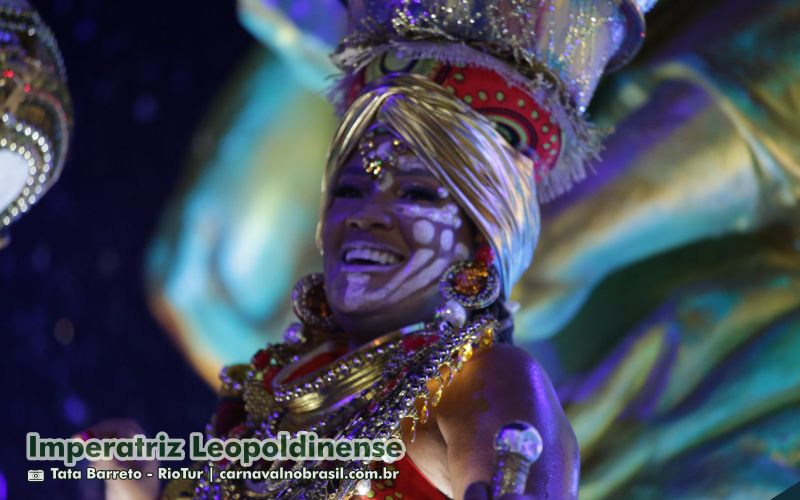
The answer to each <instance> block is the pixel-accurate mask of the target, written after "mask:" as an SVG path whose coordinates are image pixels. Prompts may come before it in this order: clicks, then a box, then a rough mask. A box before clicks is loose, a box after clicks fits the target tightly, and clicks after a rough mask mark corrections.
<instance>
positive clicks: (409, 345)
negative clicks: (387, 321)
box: [400, 335, 439, 353]
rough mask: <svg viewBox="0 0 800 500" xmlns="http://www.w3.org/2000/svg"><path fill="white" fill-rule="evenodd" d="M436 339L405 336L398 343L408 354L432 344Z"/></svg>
mask: <svg viewBox="0 0 800 500" xmlns="http://www.w3.org/2000/svg"><path fill="white" fill-rule="evenodd" d="M438 338H439V337H438V336H436V335H407V336H405V337H403V340H401V341H400V346H401V347H402V348H403V350H404V351H405V352H407V353H410V352H414V351H416V350H418V349H421V348H423V347H426V346H429V345H431V344H433V343H434V342H436V340H437V339H438Z"/></svg>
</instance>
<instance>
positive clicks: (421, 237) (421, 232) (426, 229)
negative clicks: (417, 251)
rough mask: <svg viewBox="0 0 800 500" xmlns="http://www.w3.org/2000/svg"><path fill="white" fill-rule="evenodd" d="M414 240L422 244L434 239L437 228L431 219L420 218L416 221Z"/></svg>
mask: <svg viewBox="0 0 800 500" xmlns="http://www.w3.org/2000/svg"><path fill="white" fill-rule="evenodd" d="M413 230H414V241H416V242H417V243H419V244H421V245H427V244H429V243H430V242H431V241H433V237H434V233H435V231H436V229H435V228H434V227H433V224H431V223H430V222H429V221H427V220H425V219H420V220H418V221H416V222H415V223H414V228H413Z"/></svg>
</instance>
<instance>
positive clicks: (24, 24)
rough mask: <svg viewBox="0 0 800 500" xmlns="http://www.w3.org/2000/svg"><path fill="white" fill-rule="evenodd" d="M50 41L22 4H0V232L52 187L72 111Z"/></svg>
mask: <svg viewBox="0 0 800 500" xmlns="http://www.w3.org/2000/svg"><path fill="white" fill-rule="evenodd" d="M66 81H67V77H66V72H65V71H64V63H63V61H62V59H61V53H60V51H59V50H58V46H57V45H56V41H55V38H54V37H53V34H52V33H51V32H50V30H49V29H48V28H47V26H46V25H45V24H44V23H43V22H42V20H41V18H40V17H39V14H38V13H37V12H36V11H35V10H34V9H33V8H32V7H31V6H30V5H29V4H28V2H26V1H24V0H0V230H3V229H4V228H5V227H7V226H8V225H10V224H11V223H12V222H13V221H14V220H15V219H17V218H18V217H20V216H21V215H22V214H23V213H25V212H26V211H27V210H28V209H29V208H30V206H31V205H33V204H34V203H35V202H36V201H38V199H39V198H40V197H41V196H42V195H43V194H44V193H45V191H47V189H49V188H50V186H52V185H53V183H55V181H56V180H57V179H58V174H59V172H60V171H61V167H62V165H63V163H64V159H65V157H66V154H67V146H68V143H69V136H70V132H71V129H72V107H71V103H70V98H69V93H68V91H67V87H66Z"/></svg>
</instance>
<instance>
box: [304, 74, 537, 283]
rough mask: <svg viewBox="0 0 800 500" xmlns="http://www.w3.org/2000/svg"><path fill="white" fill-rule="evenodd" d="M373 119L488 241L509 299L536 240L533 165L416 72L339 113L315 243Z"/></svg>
mask: <svg viewBox="0 0 800 500" xmlns="http://www.w3.org/2000/svg"><path fill="white" fill-rule="evenodd" d="M376 122H378V123H380V124H382V125H383V126H385V127H386V128H388V129H390V130H391V131H392V132H393V133H394V134H396V135H397V137H399V138H400V139H402V140H403V141H404V142H405V143H406V144H407V145H408V147H409V149H410V150H411V151H412V152H413V153H414V154H415V155H417V156H418V157H419V159H420V161H421V162H422V163H423V164H424V165H425V166H426V168H428V170H430V172H431V173H432V174H433V176H434V177H435V178H436V179H437V180H438V181H439V182H440V183H441V184H442V185H443V186H445V187H446V188H447V189H448V191H449V192H450V194H451V195H452V196H453V197H454V198H455V200H456V202H457V203H458V205H459V206H460V207H461V208H462V209H463V210H464V211H465V212H466V213H467V215H468V216H469V217H470V219H471V220H472V222H473V223H474V224H475V226H476V227H477V228H478V230H479V231H480V232H481V233H482V234H483V236H484V237H485V238H486V240H487V241H488V242H489V243H490V245H491V246H492V249H493V250H494V252H495V255H496V256H497V259H496V264H497V266H498V270H499V273H500V278H501V282H502V284H503V290H504V293H505V294H506V297H507V296H508V294H510V293H511V287H512V286H513V285H514V283H516V281H517V280H518V279H519V277H520V276H521V275H522V273H523V272H524V271H525V269H527V268H528V266H529V265H530V262H531V259H532V257H533V251H534V248H535V247H536V242H537V240H538V237H539V205H538V202H537V199H536V185H535V183H534V172H533V163H532V161H531V160H530V159H528V158H526V157H525V156H523V155H522V154H520V153H518V152H517V151H515V150H514V149H513V148H512V147H511V146H510V145H509V144H508V142H506V141H505V139H503V137H502V136H501V135H500V134H499V133H497V131H496V130H495V129H494V127H493V125H492V123H491V122H490V121H489V120H488V119H487V118H485V117H484V116H482V115H481V114H479V113H478V112H476V111H475V110H473V109H472V108H470V107H469V106H468V105H466V104H464V103H462V102H461V101H459V100H458V99H456V98H455V97H453V96H452V95H451V94H450V93H449V92H447V91H446V90H445V89H443V88H442V87H441V86H439V85H437V84H436V83H434V82H432V81H430V80H428V79H427V78H425V77H422V76H419V75H408V74H395V75H388V76H387V77H385V78H383V79H381V80H379V81H378V82H377V83H376V84H375V85H373V86H371V87H370V89H368V90H366V91H364V92H363V93H362V94H361V95H360V96H359V97H358V98H357V99H356V100H355V102H353V104H352V105H351V106H350V107H349V108H348V110H347V111H346V112H345V115H344V117H343V118H342V121H341V123H340V125H339V128H338V129H337V131H336V134H335V136H334V139H333V143H332V145H331V149H330V153H329V155H328V161H327V165H326V167H325V172H324V174H323V181H322V191H323V196H324V199H323V204H322V211H321V217H320V224H319V226H318V228H317V244H318V246H320V248H321V244H320V243H321V242H320V235H321V230H322V223H323V221H324V216H325V212H326V211H327V209H328V207H330V204H331V195H330V192H329V187H330V186H332V185H333V184H334V183H335V182H336V179H337V177H338V175H339V172H340V170H341V168H342V166H343V165H344V163H345V162H346V161H347V160H348V158H349V157H350V155H351V154H353V152H354V151H355V150H356V149H357V147H358V143H359V141H360V139H361V138H362V137H363V136H364V134H365V133H366V132H367V130H368V129H369V128H370V126H371V125H372V124H373V123H376Z"/></svg>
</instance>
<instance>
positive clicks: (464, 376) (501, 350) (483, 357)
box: [440, 344, 568, 426]
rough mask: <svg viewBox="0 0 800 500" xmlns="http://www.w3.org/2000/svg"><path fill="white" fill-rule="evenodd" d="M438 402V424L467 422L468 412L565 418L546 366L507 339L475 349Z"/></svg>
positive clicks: (484, 415) (552, 419)
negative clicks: (487, 347) (439, 419)
mask: <svg viewBox="0 0 800 500" xmlns="http://www.w3.org/2000/svg"><path fill="white" fill-rule="evenodd" d="M441 406H442V408H441V411H440V416H441V417H442V419H443V422H442V423H445V424H447V422H448V421H450V422H452V423H454V424H455V425H457V426H461V425H465V424H467V421H468V420H469V418H470V417H469V416H470V415H475V416H476V418H478V417H480V418H487V417H488V419H489V420H490V421H494V420H506V421H508V420H513V419H522V420H537V421H541V420H548V421H550V422H553V423H555V422H558V423H566V418H565V417H564V414H563V410H562V409H561V404H560V402H559V400H558V396H557V395H556V392H555V389H554V388H553V385H552V383H551V382H550V378H549V377H548V375H547V373H546V372H545V370H544V369H543V368H542V366H541V365H540V364H539V363H538V362H537V361H536V360H535V359H534V358H533V356H531V355H530V354H529V353H528V352H526V351H525V350H523V349H521V348H519V347H516V346H513V345H509V344H497V345H495V346H493V347H492V348H490V349H486V350H484V351H481V352H478V353H476V354H475V356H474V357H473V358H472V359H471V360H470V361H469V362H468V363H466V364H465V365H464V369H463V371H462V372H461V373H459V374H458V375H457V376H456V377H455V379H454V380H453V383H452V385H451V386H450V387H448V388H447V389H446V390H445V393H444V395H443V397H442V401H441ZM567 425H568V424H567Z"/></svg>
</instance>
